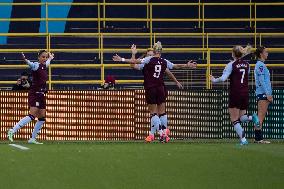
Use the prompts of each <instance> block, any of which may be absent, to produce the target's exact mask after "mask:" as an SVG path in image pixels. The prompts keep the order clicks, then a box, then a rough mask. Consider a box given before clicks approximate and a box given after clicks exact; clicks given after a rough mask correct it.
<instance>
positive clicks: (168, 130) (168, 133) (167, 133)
mask: <svg viewBox="0 0 284 189" xmlns="http://www.w3.org/2000/svg"><path fill="white" fill-rule="evenodd" d="M166 135H167V136H169V135H170V129H168V128H167V129H166Z"/></svg>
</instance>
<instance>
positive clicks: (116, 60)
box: [112, 54, 141, 64]
mask: <svg viewBox="0 0 284 189" xmlns="http://www.w3.org/2000/svg"><path fill="white" fill-rule="evenodd" d="M112 60H113V61H115V62H126V63H130V64H141V60H140V59H126V58H122V57H120V56H119V55H118V54H116V55H114V56H113V57H112Z"/></svg>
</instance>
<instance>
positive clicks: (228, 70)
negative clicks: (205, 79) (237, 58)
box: [210, 62, 232, 83]
mask: <svg viewBox="0 0 284 189" xmlns="http://www.w3.org/2000/svg"><path fill="white" fill-rule="evenodd" d="M231 73H232V62H230V63H229V64H227V66H226V67H225V69H224V71H223V75H222V76H221V77H218V78H215V77H214V76H213V75H210V80H211V81H212V83H219V82H224V81H226V80H227V79H228V77H229V76H230V75H231Z"/></svg>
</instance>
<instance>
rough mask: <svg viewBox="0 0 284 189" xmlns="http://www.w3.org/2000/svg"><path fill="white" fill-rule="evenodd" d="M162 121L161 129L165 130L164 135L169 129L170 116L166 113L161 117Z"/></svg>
mask: <svg viewBox="0 0 284 189" xmlns="http://www.w3.org/2000/svg"><path fill="white" fill-rule="evenodd" d="M159 117H160V121H161V127H162V128H161V129H162V130H163V133H164V134H165V132H166V129H167V128H168V116H167V114H166V113H164V114H161V115H159Z"/></svg>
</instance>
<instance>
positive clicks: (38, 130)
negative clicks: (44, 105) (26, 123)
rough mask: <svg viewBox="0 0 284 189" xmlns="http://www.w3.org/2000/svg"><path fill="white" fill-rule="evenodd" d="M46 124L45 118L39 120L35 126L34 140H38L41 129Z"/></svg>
mask: <svg viewBox="0 0 284 189" xmlns="http://www.w3.org/2000/svg"><path fill="white" fill-rule="evenodd" d="M44 122H45V118H39V119H38V121H37V122H36V124H35V127H34V130H33V133H32V138H33V139H36V137H37V135H38V133H39V132H40V129H41V128H42V126H43V124H44Z"/></svg>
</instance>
